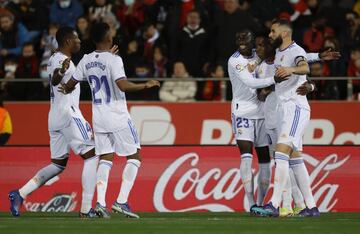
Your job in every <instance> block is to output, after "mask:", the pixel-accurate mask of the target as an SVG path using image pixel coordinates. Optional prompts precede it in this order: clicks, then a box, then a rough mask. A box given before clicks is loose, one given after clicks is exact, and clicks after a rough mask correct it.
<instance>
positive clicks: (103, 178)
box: [95, 153, 114, 218]
mask: <svg viewBox="0 0 360 234" xmlns="http://www.w3.org/2000/svg"><path fill="white" fill-rule="evenodd" d="M113 159H114V154H113V153H109V154H103V155H100V161H99V166H98V170H97V179H96V190H97V203H96V208H95V211H96V213H97V214H98V215H99V216H100V217H102V218H110V213H109V211H108V210H107V209H106V201H105V197H106V190H107V186H108V180H109V173H110V170H111V168H112V165H113Z"/></svg>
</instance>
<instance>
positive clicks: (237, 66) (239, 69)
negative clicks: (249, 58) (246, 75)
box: [235, 64, 245, 71]
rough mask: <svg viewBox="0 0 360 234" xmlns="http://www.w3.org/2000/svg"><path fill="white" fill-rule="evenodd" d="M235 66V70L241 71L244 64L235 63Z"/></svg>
mask: <svg viewBox="0 0 360 234" xmlns="http://www.w3.org/2000/svg"><path fill="white" fill-rule="evenodd" d="M235 68H236V70H238V71H242V70H244V68H245V66H244V65H241V64H237V65H236V66H235Z"/></svg>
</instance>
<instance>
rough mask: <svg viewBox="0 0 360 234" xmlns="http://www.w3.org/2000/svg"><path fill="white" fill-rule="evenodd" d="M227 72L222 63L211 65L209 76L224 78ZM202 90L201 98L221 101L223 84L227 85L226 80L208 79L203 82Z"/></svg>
mask: <svg viewBox="0 0 360 234" xmlns="http://www.w3.org/2000/svg"><path fill="white" fill-rule="evenodd" d="M224 76H225V72H224V68H223V67H222V66H221V65H214V66H211V67H210V74H209V77H211V78H224ZM202 84H203V85H202V87H201V88H200V90H201V92H200V94H199V99H200V100H206V101H212V100H214V101H220V100H221V97H222V95H221V91H222V90H221V86H222V85H226V84H225V81H212V80H208V81H205V82H202Z"/></svg>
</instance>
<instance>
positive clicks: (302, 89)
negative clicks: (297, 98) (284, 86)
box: [296, 81, 313, 96]
mask: <svg viewBox="0 0 360 234" xmlns="http://www.w3.org/2000/svg"><path fill="white" fill-rule="evenodd" d="M312 91H313V87H312V86H311V84H310V83H309V82H307V81H306V82H304V83H303V84H302V85H300V86H299V87H298V88H297V89H296V93H297V94H299V95H302V96H305V95H307V94H308V93H311V92H312Z"/></svg>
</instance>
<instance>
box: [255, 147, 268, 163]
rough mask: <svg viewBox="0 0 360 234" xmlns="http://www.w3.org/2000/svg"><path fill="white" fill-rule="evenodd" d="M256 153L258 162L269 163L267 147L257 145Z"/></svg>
mask: <svg viewBox="0 0 360 234" xmlns="http://www.w3.org/2000/svg"><path fill="white" fill-rule="evenodd" d="M256 153H257V156H258V162H259V163H269V162H270V151H269V147H267V146H264V147H257V148H256Z"/></svg>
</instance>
